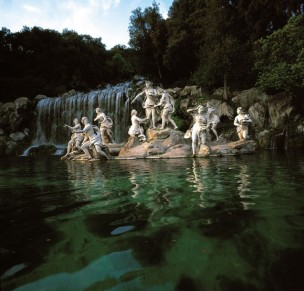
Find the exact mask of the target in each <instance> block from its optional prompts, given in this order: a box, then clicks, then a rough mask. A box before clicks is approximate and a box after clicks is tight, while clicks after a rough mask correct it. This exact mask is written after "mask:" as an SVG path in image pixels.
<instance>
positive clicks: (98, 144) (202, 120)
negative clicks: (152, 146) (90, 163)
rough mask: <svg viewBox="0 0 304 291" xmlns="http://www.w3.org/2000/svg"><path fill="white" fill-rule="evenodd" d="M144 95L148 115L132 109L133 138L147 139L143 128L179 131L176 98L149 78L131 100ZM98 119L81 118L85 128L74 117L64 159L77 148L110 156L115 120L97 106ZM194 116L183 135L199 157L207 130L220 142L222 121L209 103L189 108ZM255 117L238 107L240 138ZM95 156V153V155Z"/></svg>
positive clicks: (244, 136)
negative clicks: (198, 151)
mask: <svg viewBox="0 0 304 291" xmlns="http://www.w3.org/2000/svg"><path fill="white" fill-rule="evenodd" d="M140 97H142V99H143V100H142V106H143V108H144V109H145V117H144V118H140V117H138V116H137V114H138V112H137V111H136V110H135V109H133V110H132V111H131V126H130V128H129V130H128V134H129V136H130V137H132V138H135V137H137V138H138V140H139V141H140V142H145V141H146V140H147V138H146V136H145V130H144V128H147V127H148V128H150V129H152V130H164V129H165V128H166V127H171V128H172V129H173V130H177V129H178V127H177V125H176V123H175V121H174V120H173V119H172V114H173V113H174V111H175V107H174V105H175V104H174V99H173V97H172V96H171V95H170V94H169V92H167V91H166V90H164V89H162V88H160V87H156V88H155V87H153V84H152V82H149V81H146V82H145V87H144V88H143V90H142V92H140V93H139V94H137V95H136V96H135V97H134V99H133V100H132V101H131V104H134V103H135V102H136V100H138V99H139V98H140ZM95 112H96V117H95V118H94V121H95V122H98V123H99V127H97V126H96V125H93V124H91V123H90V122H89V119H88V118H87V117H82V118H81V123H82V124H83V128H82V129H81V124H80V122H79V120H78V119H77V118H75V119H74V120H73V123H74V126H69V125H67V124H65V125H64V127H67V128H69V129H70V130H71V132H72V135H71V139H70V141H69V143H68V147H67V153H66V155H65V156H63V159H65V158H68V157H69V155H71V153H72V152H73V151H74V152H75V151H78V152H83V153H84V154H85V156H86V158H87V159H88V160H90V159H93V158H106V159H110V158H111V156H110V154H109V149H108V147H107V145H106V144H108V143H114V139H113V133H112V127H113V121H112V119H111V118H109V117H108V116H106V114H105V113H104V112H103V111H102V110H101V109H100V108H96V110H95ZM187 112H188V113H189V114H191V115H192V117H193V122H192V124H191V126H190V128H189V130H187V132H186V133H185V135H184V138H186V139H187V138H190V137H191V139H192V156H193V157H194V156H196V153H197V149H198V148H199V147H200V146H201V145H206V141H207V133H208V132H210V131H211V132H212V133H213V134H214V136H215V140H216V141H219V140H220V138H219V135H218V133H217V125H218V124H219V123H220V118H219V116H218V113H217V112H216V110H215V108H213V107H212V105H211V104H210V102H207V104H206V105H205V106H203V105H198V106H197V107H195V108H190V109H188V110H187ZM159 120H161V125H160V126H159V127H157V122H158V121H159ZM251 123H252V120H251V118H250V116H249V115H248V114H246V113H245V111H244V110H243V108H241V107H239V108H237V116H236V117H235V119H234V125H235V126H236V131H237V134H238V137H239V139H240V140H245V139H248V138H249V136H248V127H249V125H250V124H251ZM93 155H94V156H93Z"/></svg>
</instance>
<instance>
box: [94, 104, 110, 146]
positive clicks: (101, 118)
mask: <svg viewBox="0 0 304 291" xmlns="http://www.w3.org/2000/svg"><path fill="white" fill-rule="evenodd" d="M95 111H96V113H97V116H96V117H95V119H94V121H96V120H98V122H99V129H100V133H101V137H102V141H103V143H105V134H107V135H108V137H109V139H110V142H111V143H114V139H113V135H112V130H111V128H112V126H113V121H112V119H111V118H110V117H108V116H106V115H105V113H104V112H102V110H101V109H100V108H96V110H95Z"/></svg>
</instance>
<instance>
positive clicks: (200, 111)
mask: <svg viewBox="0 0 304 291" xmlns="http://www.w3.org/2000/svg"><path fill="white" fill-rule="evenodd" d="M197 111H198V113H202V112H204V106H203V105H199V106H198V107H197Z"/></svg>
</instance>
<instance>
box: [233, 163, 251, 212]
mask: <svg viewBox="0 0 304 291" xmlns="http://www.w3.org/2000/svg"><path fill="white" fill-rule="evenodd" d="M239 168H240V173H239V174H238V175H236V177H237V179H238V180H237V183H238V187H237V189H238V190H239V196H240V198H241V201H242V202H241V203H242V204H243V206H244V209H249V208H250V206H252V205H254V203H253V202H248V201H246V198H249V199H250V198H251V195H250V176H249V171H248V166H247V165H240V167H239Z"/></svg>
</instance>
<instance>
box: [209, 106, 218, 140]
mask: <svg viewBox="0 0 304 291" xmlns="http://www.w3.org/2000/svg"><path fill="white" fill-rule="evenodd" d="M207 108H208V118H209V123H210V124H211V130H212V132H213V133H214V135H215V137H216V141H219V140H220V139H219V136H218V134H217V131H216V127H217V125H218V124H219V122H220V118H219V117H218V115H217V113H216V110H215V109H214V108H213V107H212V106H211V104H210V102H207Z"/></svg>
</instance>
